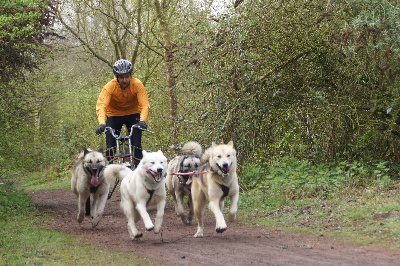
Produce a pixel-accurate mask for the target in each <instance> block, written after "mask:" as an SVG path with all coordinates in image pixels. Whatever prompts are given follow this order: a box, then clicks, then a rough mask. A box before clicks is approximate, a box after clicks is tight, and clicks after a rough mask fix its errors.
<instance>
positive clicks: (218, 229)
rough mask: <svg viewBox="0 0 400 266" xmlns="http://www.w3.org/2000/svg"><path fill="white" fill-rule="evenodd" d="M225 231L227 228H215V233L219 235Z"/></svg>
mask: <svg viewBox="0 0 400 266" xmlns="http://www.w3.org/2000/svg"><path fill="white" fill-rule="evenodd" d="M225 230H226V227H225V228H215V231H216V232H217V233H223V232H224V231H225Z"/></svg>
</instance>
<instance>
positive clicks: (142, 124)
mask: <svg viewBox="0 0 400 266" xmlns="http://www.w3.org/2000/svg"><path fill="white" fill-rule="evenodd" d="M138 126H139V129H147V125H146V122H144V121H143V120H140V121H139V123H138Z"/></svg>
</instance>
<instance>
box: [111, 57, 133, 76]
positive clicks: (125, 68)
mask: <svg viewBox="0 0 400 266" xmlns="http://www.w3.org/2000/svg"><path fill="white" fill-rule="evenodd" d="M132 71H133V66H132V63H131V62H129V61H128V60H126V59H120V60H118V61H117V62H115V63H114V66H113V72H114V74H115V75H125V74H128V73H132Z"/></svg>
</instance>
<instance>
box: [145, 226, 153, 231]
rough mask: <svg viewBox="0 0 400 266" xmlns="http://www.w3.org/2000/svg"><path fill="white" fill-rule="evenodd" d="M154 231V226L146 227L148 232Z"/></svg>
mask: <svg viewBox="0 0 400 266" xmlns="http://www.w3.org/2000/svg"><path fill="white" fill-rule="evenodd" d="M153 229H154V226H151V227H146V231H153Z"/></svg>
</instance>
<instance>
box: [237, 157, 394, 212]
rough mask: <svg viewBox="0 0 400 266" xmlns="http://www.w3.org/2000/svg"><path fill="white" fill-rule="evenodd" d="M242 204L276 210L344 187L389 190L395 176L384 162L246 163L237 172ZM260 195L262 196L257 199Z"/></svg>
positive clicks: (331, 194)
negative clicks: (298, 200) (296, 201)
mask: <svg viewBox="0 0 400 266" xmlns="http://www.w3.org/2000/svg"><path fill="white" fill-rule="evenodd" d="M239 176H240V183H241V188H242V190H243V192H245V193H246V194H248V195H250V196H249V197H248V198H249V201H247V200H245V201H244V205H245V206H248V205H258V206H264V208H266V209H270V208H277V207H280V206H281V205H285V204H287V203H288V202H291V201H293V200H296V199H302V198H312V197H323V198H329V197H333V196H335V195H336V194H337V193H339V192H340V191H342V190H344V189H346V188H356V189H364V188H367V187H376V188H377V189H379V190H390V189H393V187H394V184H395V180H396V179H397V178H398V174H397V173H394V172H393V169H391V167H389V166H388V163H387V162H382V161H380V162H374V163H360V162H353V163H348V162H341V163H331V164H318V165H313V164H312V163H310V161H308V160H298V159H295V158H289V157H283V158H281V159H280V160H277V161H271V162H268V163H265V164H263V165H254V164H248V165H246V166H245V167H243V168H242V169H241V171H240V175H239ZM261 195H262V196H261Z"/></svg>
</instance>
